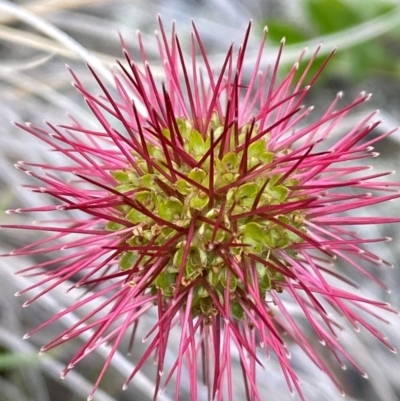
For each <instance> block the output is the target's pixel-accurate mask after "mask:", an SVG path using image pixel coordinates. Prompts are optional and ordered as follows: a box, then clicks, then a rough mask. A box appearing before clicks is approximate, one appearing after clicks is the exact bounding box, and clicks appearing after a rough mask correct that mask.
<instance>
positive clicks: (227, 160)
mask: <svg viewBox="0 0 400 401" xmlns="http://www.w3.org/2000/svg"><path fill="white" fill-rule="evenodd" d="M222 164H223V165H224V166H225V167H226V168H227V169H228V170H233V169H235V168H236V167H237V166H238V164H239V159H238V156H237V154H236V153H234V152H228V153H227V154H226V155H225V156H224V157H223V158H222Z"/></svg>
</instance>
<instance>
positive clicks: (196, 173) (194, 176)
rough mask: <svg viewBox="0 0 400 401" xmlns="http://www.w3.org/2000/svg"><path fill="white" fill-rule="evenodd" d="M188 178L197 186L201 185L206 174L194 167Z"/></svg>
mask: <svg viewBox="0 0 400 401" xmlns="http://www.w3.org/2000/svg"><path fill="white" fill-rule="evenodd" d="M188 177H189V178H190V179H191V180H193V181H196V182H198V183H199V184H201V182H202V181H203V180H204V178H206V177H207V173H206V172H205V171H204V170H203V169H201V168H198V167H195V168H194V169H192V170H191V171H190V173H189V175H188Z"/></svg>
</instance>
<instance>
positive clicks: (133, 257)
mask: <svg viewBox="0 0 400 401" xmlns="http://www.w3.org/2000/svg"><path fill="white" fill-rule="evenodd" d="M137 260H138V255H137V254H136V253H134V252H124V254H123V256H122V258H121V259H120V261H119V267H120V269H121V270H129V269H131V268H132V267H133V266H134V265H135V263H136V261H137Z"/></svg>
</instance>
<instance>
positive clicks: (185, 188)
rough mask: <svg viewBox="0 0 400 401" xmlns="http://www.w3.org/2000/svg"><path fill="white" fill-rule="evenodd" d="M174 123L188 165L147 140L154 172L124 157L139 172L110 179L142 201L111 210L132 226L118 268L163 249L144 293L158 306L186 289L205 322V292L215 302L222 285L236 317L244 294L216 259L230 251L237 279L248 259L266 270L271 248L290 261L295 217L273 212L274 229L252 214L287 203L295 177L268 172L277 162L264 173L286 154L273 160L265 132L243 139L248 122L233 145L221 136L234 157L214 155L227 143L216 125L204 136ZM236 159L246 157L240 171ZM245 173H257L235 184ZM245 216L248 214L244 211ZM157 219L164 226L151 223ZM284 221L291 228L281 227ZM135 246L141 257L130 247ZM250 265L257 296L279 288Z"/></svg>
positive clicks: (299, 219)
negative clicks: (162, 260) (154, 296)
mask: <svg viewBox="0 0 400 401" xmlns="http://www.w3.org/2000/svg"><path fill="white" fill-rule="evenodd" d="M176 126H177V127H178V129H179V133H180V137H181V140H182V147H183V149H184V151H185V152H186V154H187V155H190V157H191V158H192V160H193V159H194V160H196V166H195V167H192V166H190V165H189V164H188V163H185V162H184V161H183V160H180V162H179V163H177V162H174V161H171V160H167V156H166V152H165V149H163V147H162V146H161V145H152V144H147V152H148V156H149V157H150V158H151V160H152V161H153V163H155V164H156V165H157V166H158V168H154V167H151V169H149V167H148V163H147V162H146V160H144V159H143V157H142V155H139V154H137V153H136V152H132V153H133V156H134V157H135V160H136V161H137V167H138V168H139V169H140V170H141V171H143V174H142V175H140V174H138V172H137V168H136V169H134V168H127V169H124V170H120V171H114V172H112V176H113V177H114V179H115V180H116V181H117V182H118V183H119V185H118V186H117V187H116V188H115V189H116V190H117V191H119V192H121V193H124V194H129V196H130V197H131V198H132V200H133V201H134V202H137V203H138V204H140V205H141V207H140V208H135V207H132V205H123V206H118V207H117V213H118V216H119V217H120V218H121V214H122V215H123V218H124V219H125V220H126V221H127V222H129V223H130V224H133V225H134V226H133V228H132V233H131V236H130V238H129V239H128V240H126V239H124V241H123V243H121V246H124V247H125V248H128V249H129V247H132V248H134V249H135V250H132V251H131V250H129V251H123V252H122V253H121V256H120V259H119V267H120V269H121V270H124V271H126V270H130V269H136V270H137V271H142V272H143V271H146V270H147V268H149V267H151V266H152V265H153V264H154V263H155V259H154V256H152V254H151V252H148V248H149V247H153V248H154V247H158V248H159V249H160V250H162V251H163V257H165V253H167V254H168V255H169V262H168V263H167V264H166V266H165V267H164V268H163V270H162V271H161V272H160V274H158V276H157V277H156V279H155V280H154V281H153V282H152V283H151V284H150V285H149V291H151V292H152V293H156V292H157V290H160V291H161V293H162V296H163V298H164V301H168V300H170V299H172V298H173V297H174V295H175V294H176V293H177V292H179V290H180V288H184V287H187V286H189V285H190V284H193V285H194V293H193V294H194V295H193V300H192V314H193V315H194V316H197V315H200V314H201V315H203V316H206V317H208V316H211V315H216V314H218V309H217V307H216V305H215V302H214V301H213V297H211V296H210V288H211V289H212V291H213V293H214V295H215V297H217V298H216V299H219V301H220V303H221V305H223V304H224V293H225V292H226V288H227V286H229V292H230V300H231V312H232V315H233V316H234V317H235V318H237V319H241V318H242V317H243V315H244V311H243V309H242V307H241V305H240V303H239V302H238V299H239V297H238V293H237V290H238V289H241V290H244V288H245V285H244V283H243V280H241V279H240V278H239V277H238V275H237V274H234V272H233V271H232V270H231V269H228V267H227V266H226V263H225V262H224V257H223V254H224V253H227V252H229V256H230V257H233V258H234V259H235V261H236V262H237V265H238V266H239V267H240V268H241V270H242V271H243V276H244V277H246V278H247V280H253V279H254V278H252V275H251V274H250V272H247V271H245V270H246V269H248V267H249V266H250V264H249V263H250V259H249V257H248V255H249V254H252V255H255V256H256V257H258V258H259V260H266V261H270V263H269V266H271V265H272V266H273V265H274V263H276V262H274V260H276V256H274V250H276V249H284V248H285V249H286V252H288V251H289V252H291V253H292V254H293V256H295V250H294V249H291V246H292V245H293V244H294V243H299V242H302V239H301V238H300V237H299V236H298V235H297V234H295V232H294V231H299V230H300V231H304V228H303V221H304V216H303V215H302V214H301V213H300V212H298V211H296V212H290V213H287V214H278V215H276V216H275V218H276V219H279V220H280V221H281V222H283V223H284V224H277V223H276V221H275V222H273V221H270V220H269V219H268V218H265V215H264V214H263V213H257V210H258V209H259V208H262V207H265V206H272V205H281V204H284V203H285V202H286V201H287V199H288V197H290V200H291V201H296V200H299V199H300V197H299V196H297V197H295V196H294V191H293V190H292V189H291V188H292V187H294V186H296V185H297V184H298V182H297V180H295V179H293V178H291V179H283V180H282V174H274V171H273V170H274V169H277V166H278V167H279V166H280V165H279V164H276V163H274V165H275V167H271V169H268V168H267V169H266V168H265V166H268V165H269V164H271V163H272V162H273V161H275V160H276V158H278V157H280V156H281V155H284V154H287V152H288V151H286V152H282V153H281V154H280V153H278V154H273V153H271V152H268V150H267V149H268V146H267V139H266V136H265V135H264V136H263V138H262V139H259V140H254V141H249V138H254V137H255V136H256V135H257V127H256V126H245V127H243V128H242V129H241V130H240V132H239V135H238V136H237V140H236V142H237V143H234V142H235V140H234V139H230V143H229V146H230V148H229V149H235V150H236V151H223V149H222V147H226V143H224V140H220V139H222V138H221V136H222V135H223V132H224V129H225V128H224V126H223V125H222V124H220V123H219V122H218V121H217V119H214V120H213V122H212V124H211V125H210V128H209V132H207V135H205V136H203V135H202V134H201V133H200V132H199V131H198V130H196V129H194V127H193V126H192V124H191V123H190V122H189V121H187V120H184V119H177V120H176ZM211 131H212V132H211ZM163 135H164V136H165V138H166V140H167V141H168V143H170V141H171V133H170V131H169V130H167V129H165V130H163ZM267 137H268V136H267ZM211 138H213V139H211ZM246 138H247V139H246ZM211 143H212V144H213V145H212V146H211ZM211 147H212V149H211ZM211 153H213V154H212V155H211ZM221 155H222V156H221ZM243 158H246V159H245V162H246V163H247V165H246V166H245V167H244V166H243ZM170 159H172V158H170ZM171 165H172V169H171ZM244 169H245V171H247V172H252V171H253V172H257V171H258V170H262V172H260V174H253V176H254V178H253V179H250V180H243V179H242V178H243V171H244ZM149 170H150V171H149ZM211 175H212V177H211ZM170 176H174V177H175V179H171V177H170ZM292 176H293V174H292ZM142 207H144V208H145V209H146V210H148V211H149V212H151V214H153V215H154V216H157V217H159V219H157V221H154V219H153V218H151V217H149V216H148V215H146V214H145V213H143V209H142ZM251 211H252V212H253V213H249V212H251ZM254 211H255V212H254ZM193 219H195V229H194V232H193V235H192V236H191V240H190V241H191V243H190V248H189V249H188V250H187V248H188V247H187V236H186V235H178V234H179V232H186V233H187V231H188V228H189V226H190V225H191V224H193ZM160 221H163V222H165V224H160ZM169 223H170V224H169ZM285 225H286V226H291V227H293V228H295V230H290V229H287V228H285ZM107 229H108V230H110V231H119V230H122V229H126V226H123V225H120V224H118V223H115V222H109V223H108V225H107ZM140 247H142V248H143V252H142V251H138V250H137V249H140ZM153 248H152V249H153ZM144 255H145V256H144ZM139 258H140V267H139V266H138V260H139ZM254 260H255V259H252V262H251V263H252V264H253V266H254V268H255V271H256V275H257V280H258V289H259V291H260V293H261V295H262V296H263V297H264V296H265V295H266V293H267V292H268V291H270V290H271V289H275V290H277V291H282V286H281V285H282V284H283V280H284V279H283V276H282V275H281V274H280V273H279V272H278V271H277V270H275V269H273V267H267V266H266V265H265V264H264V263H261V262H257V261H255V262H254ZM280 263H285V262H284V261H280ZM182 269H183V272H182ZM180 272H181V273H180ZM253 277H254V276H253ZM179 278H180V282H178V279H179ZM204 280H206V282H207V286H205V285H204ZM133 284H134V283H133ZM177 287H179V288H177ZM206 287H207V288H206Z"/></svg>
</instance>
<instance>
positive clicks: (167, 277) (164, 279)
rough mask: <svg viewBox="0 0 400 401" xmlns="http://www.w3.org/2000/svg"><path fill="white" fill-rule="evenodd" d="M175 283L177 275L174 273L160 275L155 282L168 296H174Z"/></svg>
mask: <svg viewBox="0 0 400 401" xmlns="http://www.w3.org/2000/svg"><path fill="white" fill-rule="evenodd" d="M175 283H176V274H174V273H160V274H159V275H158V276H157V278H156V279H155V281H154V284H155V286H156V287H157V288H158V289H159V290H161V292H162V294H163V295H166V296H172V295H173V294H174V288H175Z"/></svg>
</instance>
